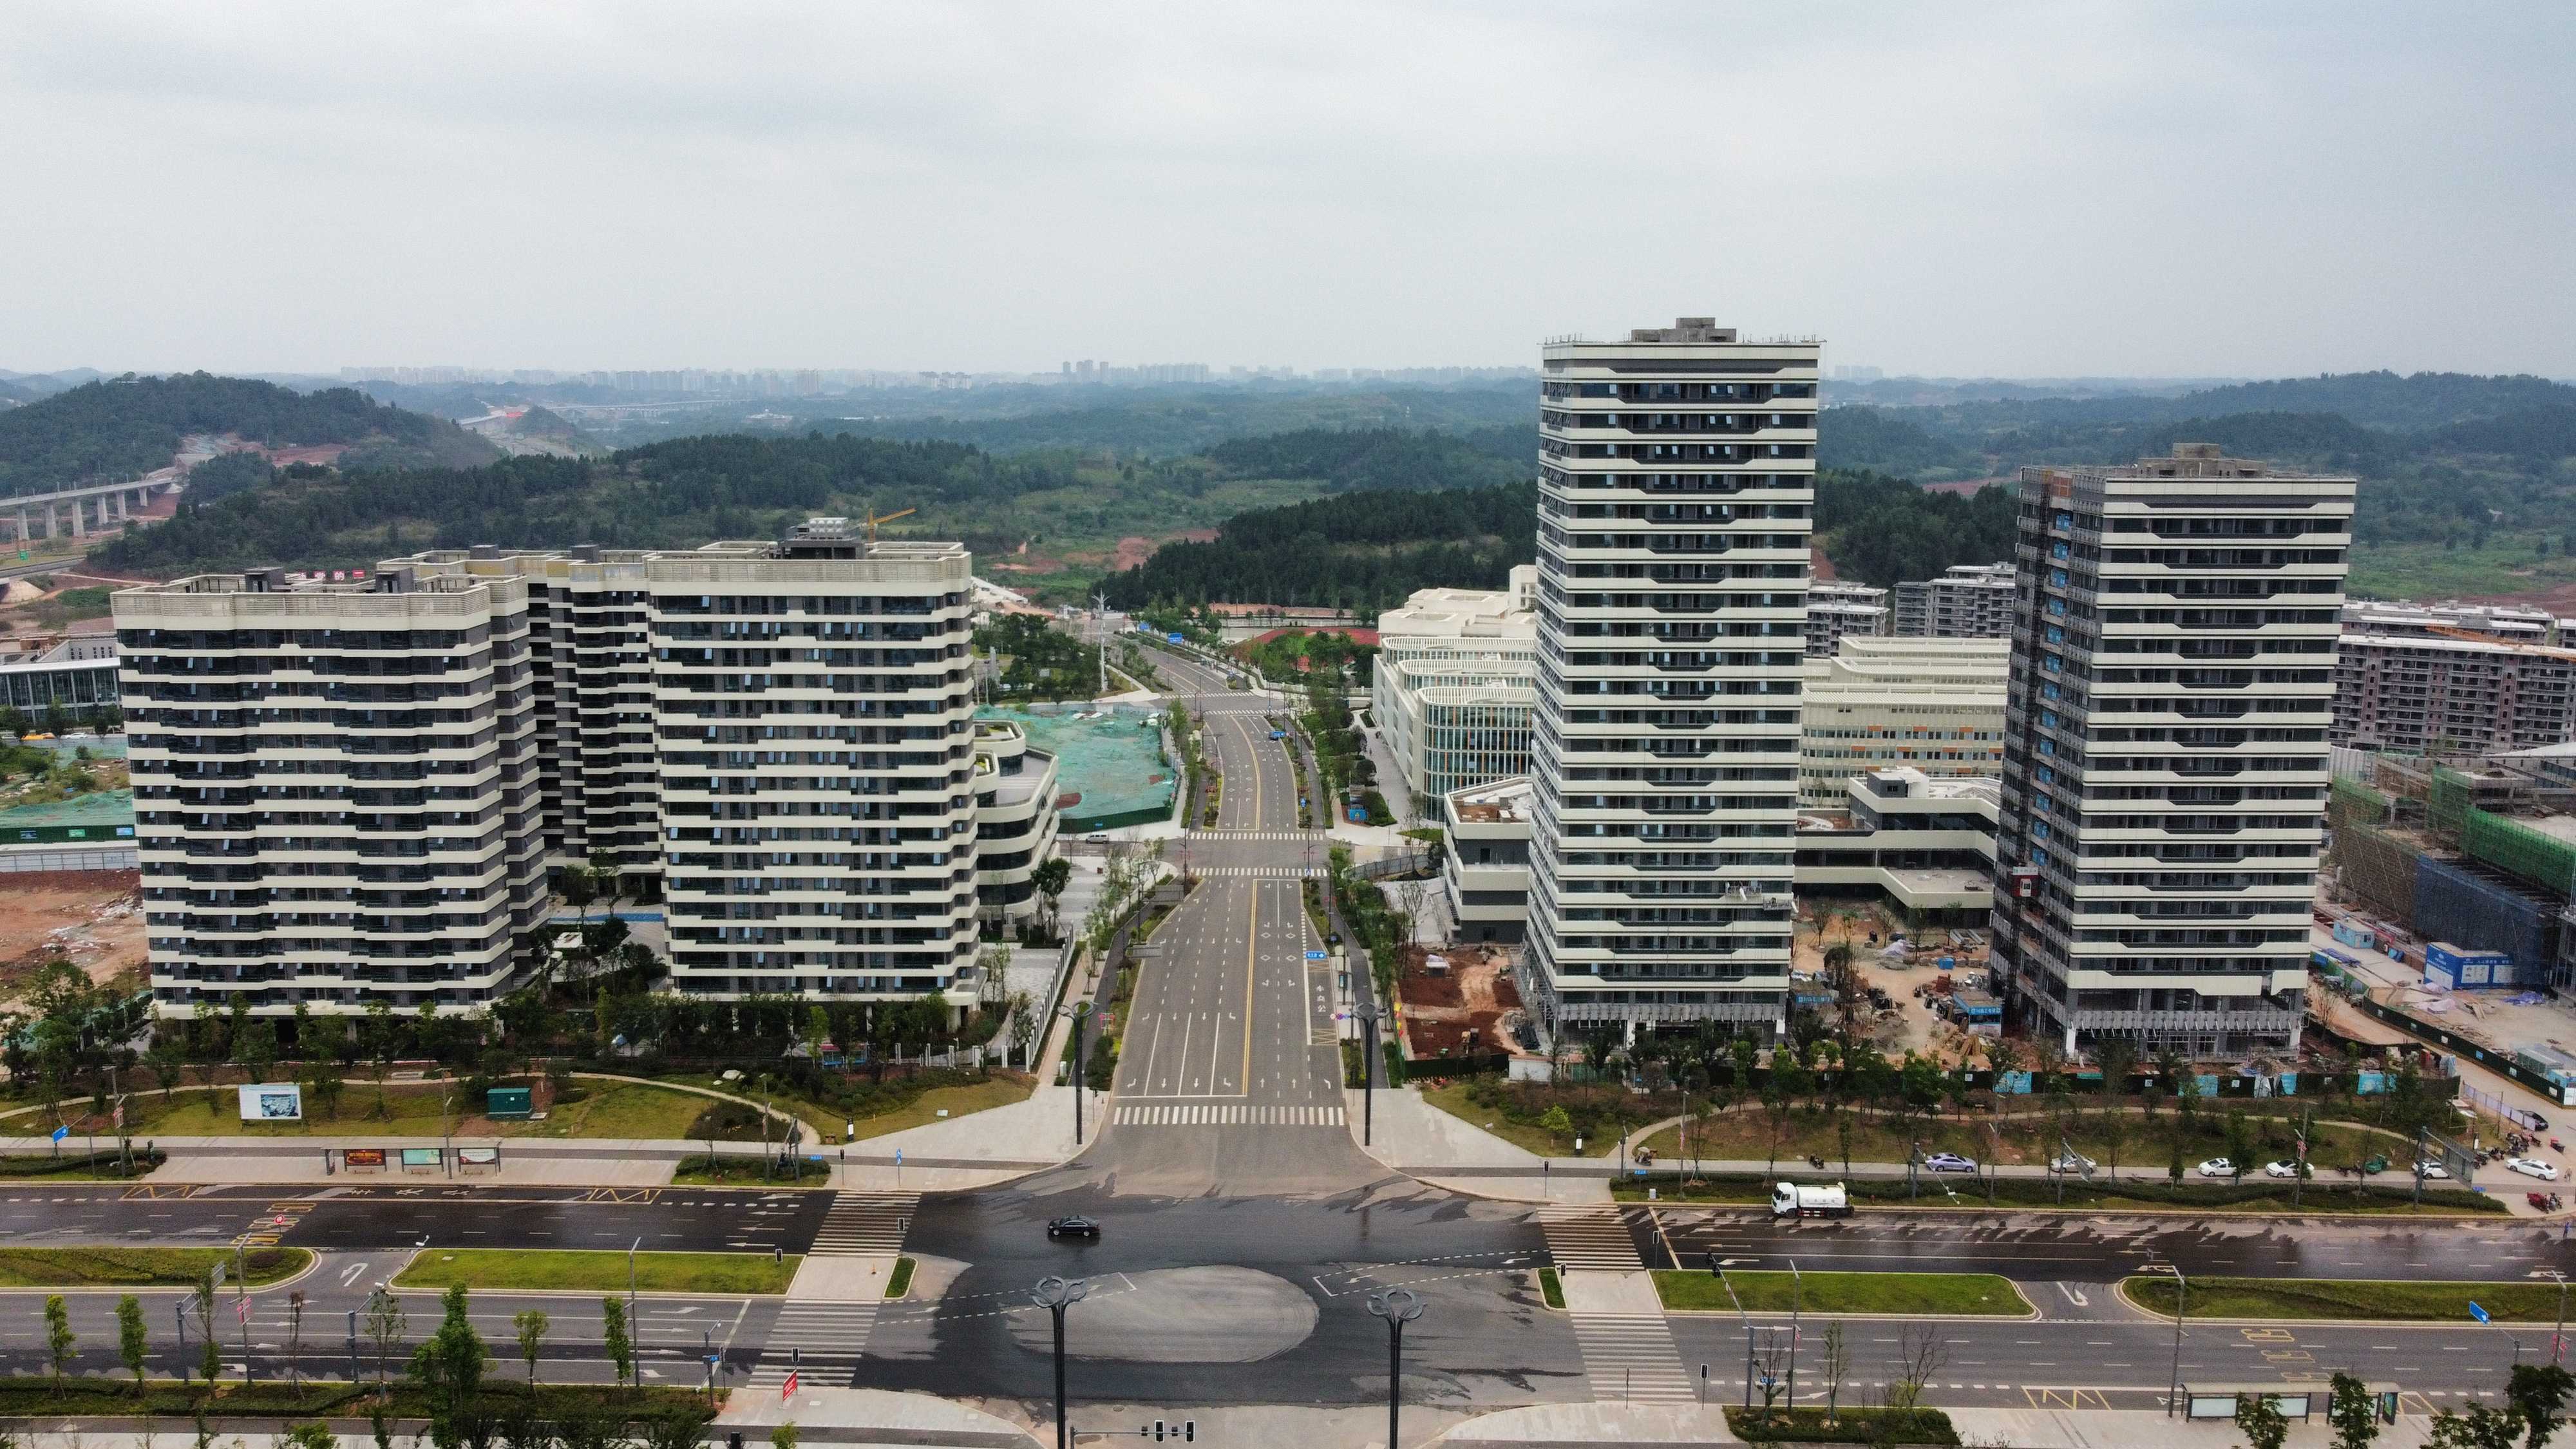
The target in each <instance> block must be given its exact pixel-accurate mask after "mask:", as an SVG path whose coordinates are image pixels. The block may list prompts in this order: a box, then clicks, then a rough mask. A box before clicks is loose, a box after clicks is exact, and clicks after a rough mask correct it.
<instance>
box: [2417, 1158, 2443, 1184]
mask: <svg viewBox="0 0 2576 1449" xmlns="http://www.w3.org/2000/svg"><path fill="white" fill-rule="evenodd" d="M2415 1175H2416V1176H2417V1177H2426V1178H2434V1177H2438V1178H2442V1179H2444V1180H2446V1181H2447V1180H2448V1179H2449V1178H2450V1176H2451V1174H2450V1172H2449V1171H2448V1170H2447V1169H2445V1168H2444V1167H2443V1166H2442V1164H2440V1163H2438V1162H2419V1163H2416V1164H2415Z"/></svg>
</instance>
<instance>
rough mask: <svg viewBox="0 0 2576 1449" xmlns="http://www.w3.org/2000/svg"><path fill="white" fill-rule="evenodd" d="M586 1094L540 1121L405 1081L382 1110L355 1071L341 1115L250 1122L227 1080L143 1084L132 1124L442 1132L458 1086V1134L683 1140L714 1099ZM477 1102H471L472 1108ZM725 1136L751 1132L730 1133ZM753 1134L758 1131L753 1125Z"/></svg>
mask: <svg viewBox="0 0 2576 1449" xmlns="http://www.w3.org/2000/svg"><path fill="white" fill-rule="evenodd" d="M575 1085H576V1087H578V1088H579V1090H580V1094H581V1095H580V1100H578V1101H572V1102H557V1103H556V1104H555V1105H554V1107H553V1109H552V1110H550V1111H549V1112H548V1113H547V1114H546V1118H545V1120H544V1121H542V1122H537V1121H509V1120H503V1121H494V1120H493V1119H491V1118H488V1117H485V1116H483V1115H481V1112H480V1110H479V1108H480V1105H481V1104H479V1103H474V1104H468V1103H466V1102H464V1101H463V1100H462V1097H463V1088H462V1087H460V1086H455V1085H453V1084H449V1083H429V1084H426V1085H422V1084H416V1083H402V1084H399V1085H392V1086H388V1087H386V1088H385V1089H384V1094H383V1103H384V1107H383V1111H382V1113H381V1114H380V1113H379V1112H378V1110H377V1091H376V1087H375V1084H374V1083H372V1082H368V1081H364V1080H360V1079H355V1078H353V1079H351V1081H350V1082H349V1084H348V1087H347V1089H346V1091H345V1092H344V1093H343V1095H342V1096H341V1099H340V1111H339V1115H338V1116H336V1117H334V1116H326V1115H324V1114H323V1113H322V1112H321V1111H320V1110H319V1109H318V1107H317V1106H316V1104H315V1103H314V1101H313V1094H312V1093H311V1092H310V1091H307V1092H306V1093H305V1117H304V1119H303V1120H302V1121H300V1122H245V1121H243V1120H242V1119H241V1111H240V1108H239V1104H238V1102H237V1100H236V1095H235V1089H234V1088H232V1087H229V1086H226V1087H216V1088H213V1089H211V1090H202V1089H201V1090H192V1091H183V1092H179V1093H177V1094H175V1095H174V1096H172V1097H170V1098H169V1099H168V1100H167V1101H164V1100H163V1099H162V1098H161V1097H160V1096H159V1095H158V1094H157V1093H155V1094H145V1093H141V1092H137V1093H135V1094H134V1095H133V1097H132V1098H131V1099H130V1100H129V1102H128V1104H127V1111H128V1113H129V1114H130V1118H129V1121H130V1125H129V1126H128V1127H127V1129H126V1130H127V1131H128V1132H129V1133H130V1134H132V1135H134V1136H137V1137H153V1136H169V1137H236V1136H240V1137H314V1136H328V1137H361V1138H363V1137H369V1136H374V1137H385V1138H399V1137H420V1138H431V1137H437V1136H438V1135H440V1128H441V1124H442V1112H441V1107H442V1104H443V1103H445V1102H446V1100H447V1098H448V1095H449V1093H451V1092H453V1093H455V1094H456V1096H457V1098H458V1100H457V1102H456V1104H455V1107H456V1110H457V1113H458V1115H456V1116H454V1117H452V1118H448V1119H445V1120H446V1125H447V1126H448V1127H449V1128H450V1129H451V1130H452V1132H453V1134H454V1136H455V1137H456V1138H458V1139H459V1140H467V1139H490V1138H494V1137H634V1138H651V1139H661V1140H665V1141H676V1140H684V1139H686V1138H687V1137H688V1136H689V1134H690V1129H691V1128H692V1127H693V1126H694V1125H695V1124H696V1123H697V1120H698V1117H699V1114H701V1113H703V1112H704V1111H706V1109H707V1108H708V1107H709V1106H711V1105H714V1101H713V1099H711V1098H707V1097H702V1096H699V1095H697V1094H696V1093H694V1092H681V1091H674V1090H673V1089H671V1088H669V1087H657V1086H646V1085H642V1084H639V1083H634V1082H603V1081H594V1080H588V1079H583V1078H576V1079H575ZM469 1107H471V1108H474V1109H476V1110H466V1109H467V1108H469ZM726 1140H735V1141H739V1140H745V1139H742V1138H728V1139H726ZM747 1140H750V1141H754V1142H756V1141H758V1140H760V1138H759V1133H758V1132H757V1131H756V1130H754V1131H752V1132H751V1134H750V1136H749V1138H748V1139H747Z"/></svg>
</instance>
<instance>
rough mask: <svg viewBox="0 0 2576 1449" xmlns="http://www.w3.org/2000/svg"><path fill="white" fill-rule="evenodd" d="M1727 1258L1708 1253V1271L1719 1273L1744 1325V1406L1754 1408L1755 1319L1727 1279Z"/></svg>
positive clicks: (1720, 1280) (1718, 1282) (1718, 1284)
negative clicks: (1747, 1311)
mask: <svg viewBox="0 0 2576 1449" xmlns="http://www.w3.org/2000/svg"><path fill="white" fill-rule="evenodd" d="M1726 1261H1727V1260H1726V1259H1724V1258H1721V1257H1719V1256H1717V1255H1716V1254H1715V1253H1711V1254H1709V1255H1708V1271H1710V1272H1711V1273H1714V1274H1716V1275H1717V1286H1719V1287H1720V1288H1723V1289H1725V1290H1726V1301H1727V1302H1729V1303H1732V1304H1734V1305H1735V1319H1736V1321H1737V1322H1738V1323H1741V1324H1743V1325H1744V1407H1745V1410H1746V1412H1748V1413H1749V1412H1751V1411H1752V1408H1753V1319H1752V1317H1751V1316H1750V1315H1748V1314H1747V1313H1746V1312H1745V1311H1744V1300H1743V1299H1741V1298H1738V1297H1736V1296H1735V1285H1734V1284H1733V1283H1730V1282H1728V1281H1727V1280H1726Z"/></svg>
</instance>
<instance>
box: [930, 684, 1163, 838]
mask: <svg viewBox="0 0 2576 1449" xmlns="http://www.w3.org/2000/svg"><path fill="white" fill-rule="evenodd" d="M1156 713H1157V711H1154V710H1150V709H1143V708H1139V707H1137V706H1134V705H1094V704H1089V703H1083V704H1067V705H1065V706H1063V707H1062V708H1058V709H1049V708H1047V707H1045V706H1038V707H1035V708H1031V709H1008V708H1003V707H1000V706H986V707H985V708H983V709H979V710H977V711H976V712H975V717H976V718H978V719H1005V720H1010V721H1013V722H1014V723H1016V724H1018V725H1019V726H1020V728H1022V729H1024V730H1026V731H1028V735H1029V745H1030V747H1031V748H1033V749H1040V750H1044V751H1046V752H1047V753H1048V754H1051V755H1053V756H1055V759H1056V790H1057V792H1058V798H1059V799H1061V798H1062V797H1064V796H1078V797H1080V798H1079V799H1078V800H1073V801H1069V802H1067V803H1066V804H1065V806H1064V808H1065V810H1066V811H1068V812H1070V813H1069V814H1068V815H1067V817H1066V819H1067V823H1068V824H1071V823H1072V821H1073V820H1074V818H1075V817H1077V816H1078V817H1079V818H1080V819H1082V820H1084V821H1089V820H1093V819H1096V818H1099V817H1102V816H1111V815H1126V814H1129V813H1131V812H1134V811H1140V810H1166V811H1168V810H1169V809H1170V808H1171V805H1172V795H1173V792H1174V791H1176V790H1178V789H1179V788H1180V785H1179V783H1178V782H1177V781H1176V780H1174V779H1173V776H1172V767H1171V766H1170V765H1169V764H1167V763H1165V762H1164V760H1163V734H1162V731H1161V730H1160V729H1158V728H1156V727H1155V726H1153V725H1151V724H1148V723H1147V721H1148V720H1149V719H1151V718H1152V717H1153V716H1154V715H1155V714H1156ZM1077 715H1097V716H1099V717H1098V718H1096V719H1093V718H1076V716H1077Z"/></svg>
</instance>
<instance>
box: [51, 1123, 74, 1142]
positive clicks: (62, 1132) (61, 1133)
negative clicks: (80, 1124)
mask: <svg viewBox="0 0 2576 1449" xmlns="http://www.w3.org/2000/svg"><path fill="white" fill-rule="evenodd" d="M71 1135H72V1129H70V1128H69V1127H57V1128H55V1129H54V1140H55V1141H56V1142H60V1141H62V1140H63V1139H64V1138H66V1137H69V1136H71Z"/></svg>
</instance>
